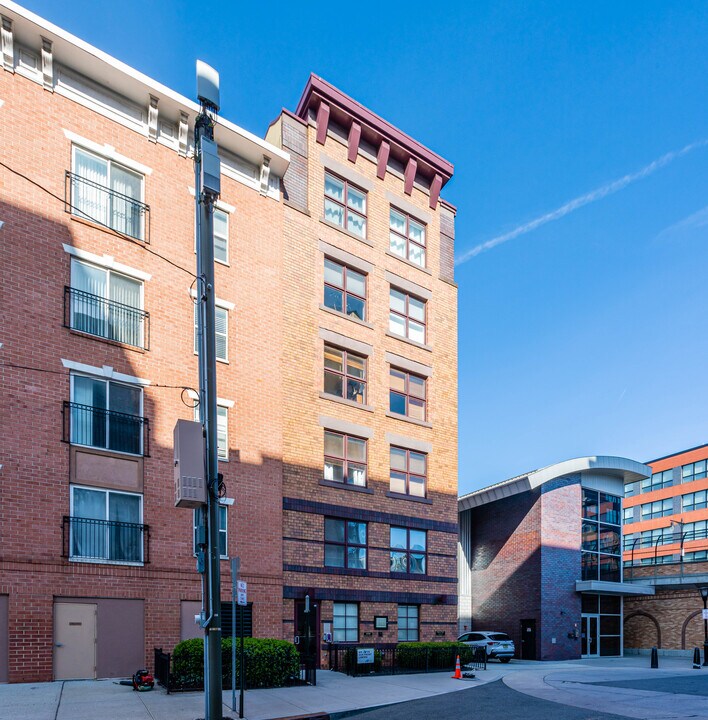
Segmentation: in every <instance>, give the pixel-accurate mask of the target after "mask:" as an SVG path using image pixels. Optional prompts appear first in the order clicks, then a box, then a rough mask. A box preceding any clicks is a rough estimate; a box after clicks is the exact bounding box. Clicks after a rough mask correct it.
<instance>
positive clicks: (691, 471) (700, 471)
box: [681, 460, 706, 483]
mask: <svg viewBox="0 0 708 720" xmlns="http://www.w3.org/2000/svg"><path fill="white" fill-rule="evenodd" d="M704 477H706V461H705V460H699V461H698V462H694V463H689V464H688V465H684V466H683V467H682V468H681V482H682V483H689V482H693V481H694V480H701V479H703V478H704Z"/></svg>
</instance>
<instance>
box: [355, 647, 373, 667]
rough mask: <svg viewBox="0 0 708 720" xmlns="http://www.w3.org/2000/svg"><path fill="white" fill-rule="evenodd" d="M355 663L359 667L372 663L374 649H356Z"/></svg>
mask: <svg viewBox="0 0 708 720" xmlns="http://www.w3.org/2000/svg"><path fill="white" fill-rule="evenodd" d="M356 661H357V663H358V664H359V665H366V664H367V663H373V662H374V648H357V650H356Z"/></svg>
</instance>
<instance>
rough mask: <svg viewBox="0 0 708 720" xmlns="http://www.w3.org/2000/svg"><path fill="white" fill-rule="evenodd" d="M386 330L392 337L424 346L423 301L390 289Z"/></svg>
mask: <svg viewBox="0 0 708 720" xmlns="http://www.w3.org/2000/svg"><path fill="white" fill-rule="evenodd" d="M388 329H389V331H390V332H392V333H393V334H394V335H400V336H401V337H404V338H408V339H409V340H413V341H414V342H417V343H421V344H425V300H421V299H420V298H417V297H414V296H413V295H408V294H407V293H404V292H402V291H401V290H396V288H391V290H390V292H389V314H388Z"/></svg>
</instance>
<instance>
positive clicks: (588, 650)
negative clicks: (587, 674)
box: [576, 615, 600, 658]
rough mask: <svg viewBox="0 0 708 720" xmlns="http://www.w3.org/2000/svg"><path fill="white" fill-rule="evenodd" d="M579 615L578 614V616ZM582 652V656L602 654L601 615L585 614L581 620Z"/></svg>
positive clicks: (588, 656)
mask: <svg viewBox="0 0 708 720" xmlns="http://www.w3.org/2000/svg"><path fill="white" fill-rule="evenodd" d="M576 617H577V616H576ZM580 639H581V642H582V644H581V646H580V653H581V656H582V657H587V658H591V657H599V656H600V616H599V615H583V616H582V617H581V622H580Z"/></svg>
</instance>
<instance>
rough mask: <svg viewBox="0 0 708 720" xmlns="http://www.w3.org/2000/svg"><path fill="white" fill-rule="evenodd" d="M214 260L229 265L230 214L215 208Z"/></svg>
mask: <svg viewBox="0 0 708 720" xmlns="http://www.w3.org/2000/svg"><path fill="white" fill-rule="evenodd" d="M214 260H216V261H217V262H220V263H223V264H224V265H228V264H229V214H228V213H227V212H225V211H224V210H219V208H214Z"/></svg>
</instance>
